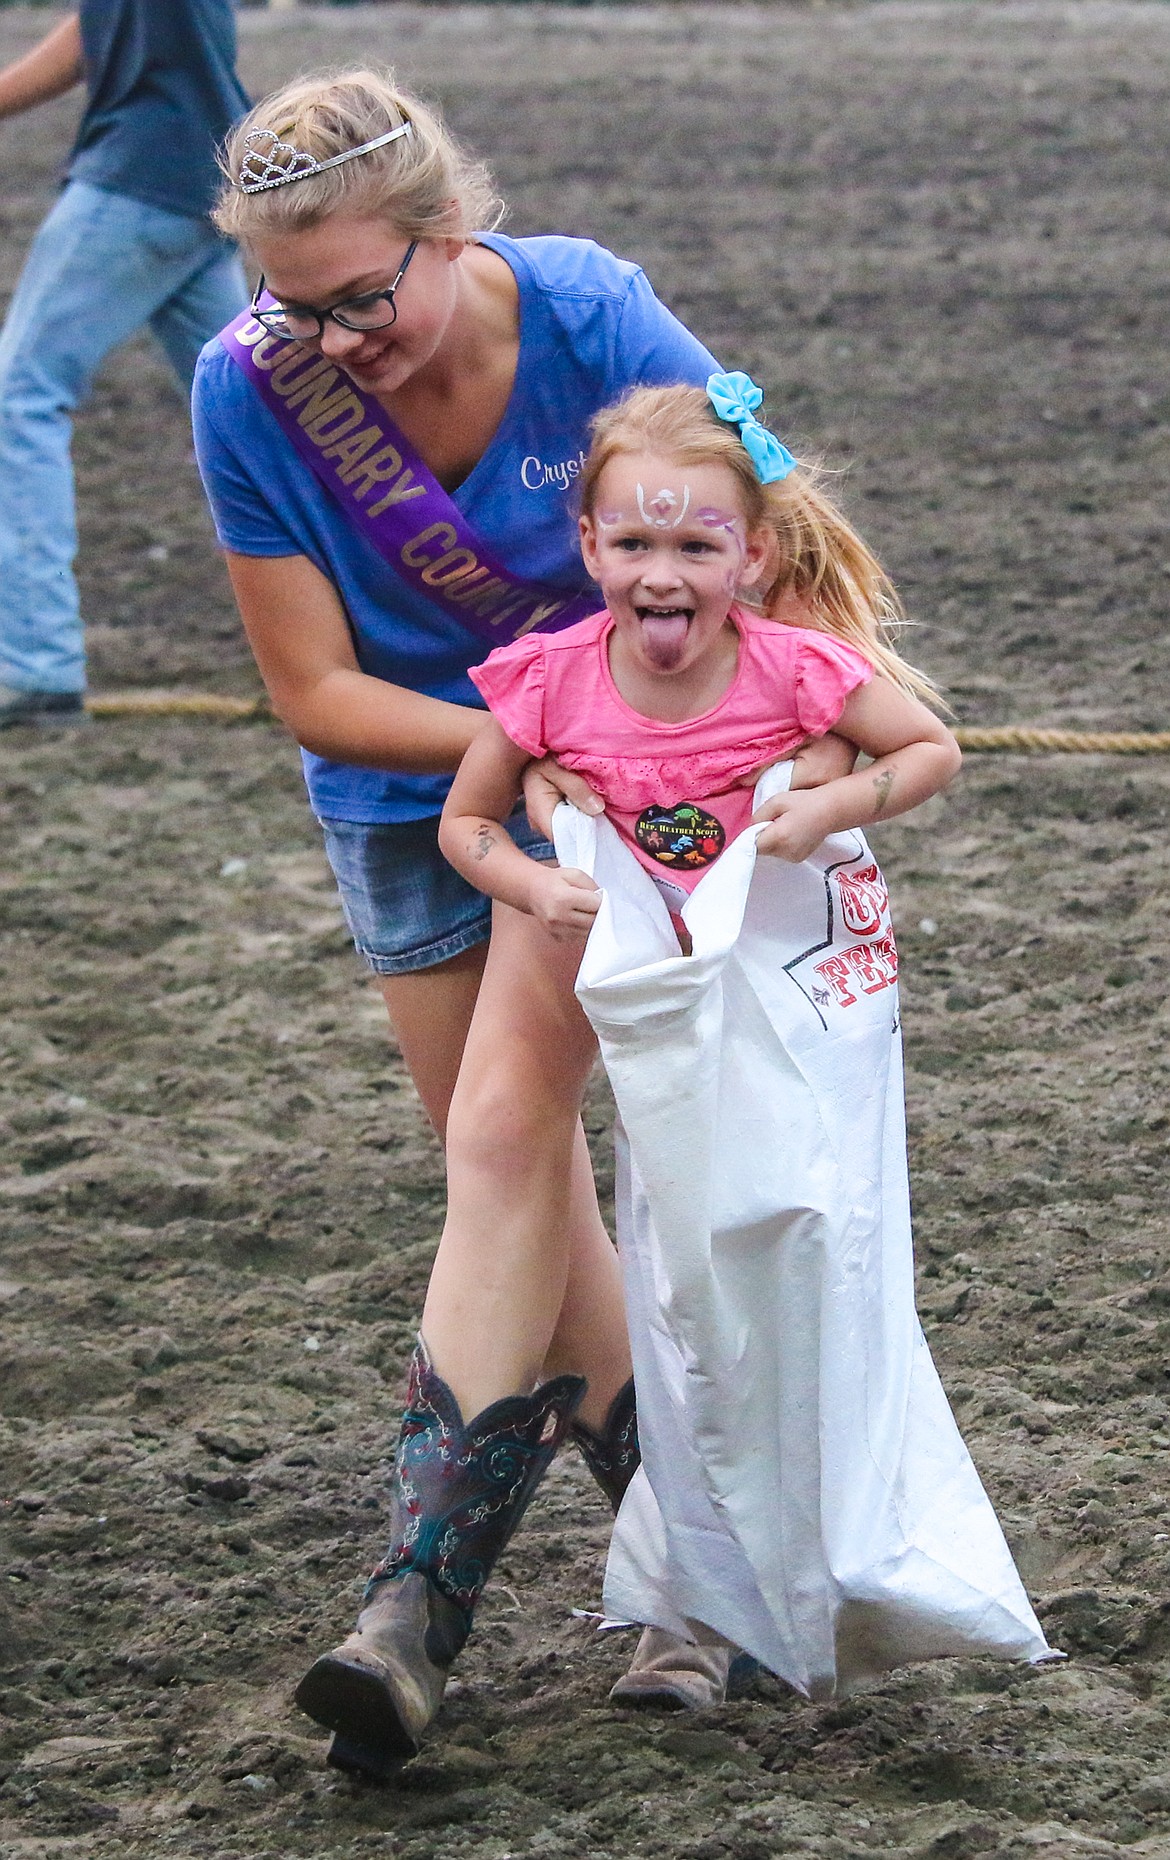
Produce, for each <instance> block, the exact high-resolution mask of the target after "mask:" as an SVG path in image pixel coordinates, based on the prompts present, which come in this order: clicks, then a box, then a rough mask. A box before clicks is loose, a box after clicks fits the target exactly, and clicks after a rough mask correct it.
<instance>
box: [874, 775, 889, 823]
mask: <svg viewBox="0 0 1170 1860" xmlns="http://www.w3.org/2000/svg"><path fill="white" fill-rule="evenodd" d="M893 785H894V771H893V769H883V770H882V772H881V774H880V775H875V776H874V778H873V793H874V812H875V813H877V814H880V813H881V811H882V809H883V807H884V806H885V804H886V802H887V801H888V800H889V798H890V789H891V788H892V787H893Z"/></svg>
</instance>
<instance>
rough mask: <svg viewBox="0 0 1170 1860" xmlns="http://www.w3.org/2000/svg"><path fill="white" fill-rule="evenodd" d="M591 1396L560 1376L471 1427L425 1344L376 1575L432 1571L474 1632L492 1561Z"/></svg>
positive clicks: (496, 1405) (414, 1374) (578, 1382)
mask: <svg viewBox="0 0 1170 1860" xmlns="http://www.w3.org/2000/svg"><path fill="white" fill-rule="evenodd" d="M584 1392H585V1384H584V1381H583V1380H582V1378H581V1377H579V1376H558V1377H556V1378H555V1379H554V1380H553V1381H551V1382H546V1383H545V1384H544V1385H543V1387H541V1388H539V1389H537V1390H536V1392H535V1394H533V1395H509V1396H505V1397H504V1399H503V1400H502V1401H497V1402H493V1403H492V1404H491V1406H490V1407H488V1408H485V1409H484V1410H483V1412H482V1414H479V1415H477V1416H476V1418H475V1420H474V1421H473V1422H472V1424H471V1426H470V1427H465V1426H464V1423H463V1417H462V1415H461V1414H460V1412H459V1404H458V1402H457V1401H456V1400H455V1397H454V1395H453V1394H452V1392H451V1390H450V1388H449V1387H448V1385H447V1384H446V1383H445V1382H444V1381H443V1380H442V1378H441V1377H440V1376H437V1375H436V1374H435V1372H434V1370H433V1369H432V1368H431V1365H430V1362H429V1359H428V1358H427V1356H426V1353H425V1350H424V1349H423V1348H422V1346H421V1345H420V1347H419V1349H418V1350H416V1352H415V1355H414V1359H413V1361H412V1363H411V1371H410V1386H409V1389H408V1393H407V1403H406V1412H405V1414H404V1415H403V1418H402V1437H401V1439H400V1441H399V1446H398V1454H397V1458H396V1460H395V1466H394V1479H393V1486H392V1513H393V1516H392V1530H393V1535H392V1537H391V1541H390V1548H389V1550H388V1551H387V1554H386V1556H385V1557H384V1558H383V1559H382V1561H381V1563H379V1564H378V1566H377V1568H376V1569H375V1570H374V1572H373V1574H372V1575H371V1577H370V1582H369V1585H368V1586H367V1590H366V1594H367V1597H368V1596H369V1595H370V1593H371V1591H372V1590H373V1589H374V1588H375V1587H376V1585H377V1584H379V1583H382V1582H386V1581H392V1580H393V1579H394V1577H396V1576H401V1575H403V1574H405V1573H406V1572H407V1571H408V1570H418V1571H420V1572H421V1573H422V1574H424V1575H425V1576H427V1577H428V1578H429V1579H430V1581H431V1582H432V1583H433V1584H434V1586H435V1587H436V1588H437V1589H438V1590H439V1592H440V1593H441V1594H442V1595H444V1596H446V1597H447V1599H448V1600H449V1601H450V1602H452V1603H453V1604H454V1606H455V1607H456V1608H457V1609H458V1610H459V1611H460V1614H461V1615H462V1617H463V1621H464V1625H465V1629H466V1630H467V1631H468V1632H470V1628H471V1617H472V1613H473V1610H474V1608H475V1604H476V1602H477V1601H478V1599H479V1594H480V1591H481V1589H482V1588H483V1585H484V1583H485V1582H486V1581H487V1578H488V1575H489V1574H490V1572H491V1569H492V1565H493V1564H494V1563H495V1561H496V1558H497V1557H498V1556H499V1554H500V1552H501V1551H502V1550H503V1548H504V1545H505V1544H506V1543H507V1541H508V1539H509V1537H510V1536H511V1535H512V1532H513V1531H514V1530H515V1528H516V1525H517V1524H518V1523H519V1521H520V1518H521V1517H522V1515H523V1513H524V1510H525V1508H526V1507H527V1504H528V1501H529V1499H530V1498H531V1497H532V1494H533V1492H534V1491H535V1490H536V1487H537V1484H538V1483H539V1480H540V1478H541V1475H542V1474H543V1473H544V1471H545V1469H546V1467H547V1466H548V1464H549V1462H550V1460H551V1459H552V1457H553V1454H554V1453H555V1452H556V1450H557V1447H558V1446H559V1445H560V1443H561V1440H562V1439H563V1437H564V1435H565V1433H566V1431H567V1429H568V1425H569V1421H570V1418H571V1416H572V1414H573V1411H574V1409H575V1408H576V1406H577V1404H578V1402H579V1401H580V1400H581V1397H582V1396H583V1394H584Z"/></svg>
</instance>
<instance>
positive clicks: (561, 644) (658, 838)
mask: <svg viewBox="0 0 1170 1860" xmlns="http://www.w3.org/2000/svg"><path fill="white" fill-rule="evenodd" d="M730 617H731V619H732V621H733V623H734V624H735V626H736V628H737V629H738V632H739V658H738V662H737V665H736V669H735V674H734V676H733V678H732V680H731V683H730V684H729V685H728V687H727V690H726V691H725V692H724V694H723V696H722V697H721V698H720V700H719V702H718V703H717V704H715V705H713V706H712V708H711V709H710V710H708V711H704V712H703V714H702V715H701V716H698V717H688V718H686V719H685V721H683V722H682V723H660V722H659V721H658V720H657V719H656V718H654V717H643V716H641V715H640V714H639V712H637V711H635V710H632V709H631V708H630V706H629V705H628V704H627V703H626V701H625V699H624V698H623V697H622V696H621V694H620V692H619V691H618V689H617V687H616V685H615V684H614V682H613V676H612V674H611V672H610V669H609V650H608V640H609V635H610V632H611V630H612V628H613V619H612V617H611V615H610V614H609V613H608V612H607V611H604V610H603V611H602V612H601V613H599V614H594V615H592V616H591V618H590V619H588V620H581V621H579V622H578V624H577V625H576V626H571V627H566V628H565V630H564V631H563V632H561V633H529V634H527V635H526V636H525V638H523V639H518V640H516V641H515V643H514V644H513V645H510V646H501V647H498V648H497V649H496V651H495V652H493V653H491V654H489V656H488V658H487V659H486V660H485V661H484V663H483V664H482V665H476V666H472V668H471V673H470V676H471V678H472V680H473V682H474V684H475V685H476V687H477V689H478V690H479V691H480V692H481V693H482V695H483V697H484V700H485V702H486V703H487V706H488V709H489V710H490V711H491V712H492V715H493V716H494V717H495V718H496V719H497V721H498V722H499V724H500V727H501V728H502V729H503V730H504V732H505V734H506V735H507V736H508V737H510V738H511V740H512V742H514V743H515V744H516V745H517V747H518V748H520V749H524V750H526V751H527V752H528V754H529V755H530V756H545V755H553V756H555V757H556V758H557V761H558V762H560V763H562V764H563V765H564V767H565V768H569V769H576V770H578V771H579V773H580V774H582V775H584V776H585V778H586V779H587V780H588V781H589V782H590V783H591V785H592V786H593V787H594V788H596V790H597V792H598V793H599V794H600V795H601V796H602V798H603V800H604V801H605V805H606V812H607V814H608V815H609V816H610V818H611V819H612V820H613V822H614V825H615V826H616V827H617V829H618V831H619V832H620V833H621V835H622V837H623V838H624V839H625V840H626V841H627V843H628V844H629V846H630V848H631V850H632V851H633V852H634V853H635V855H636V856H637V858H638V859H639V860H640V861H641V863H642V864H643V865H644V866H645V867H646V869H647V870H648V871H649V872H650V873H651V874H652V875H653V876H654V877H655V878H656V879H658V880H659V881H663V880H666V881H668V883H667V884H666V885H664V887H663V889H664V890H665V891H666V892H667V893H668V894H669V892H670V891H672V890H677V891H679V892H681V893H682V894H685V893H687V892H689V891H691V890H692V889H693V888H694V886H695V885H697V884H698V882H699V880H700V878H702V876H703V873H704V872H705V871H706V870H707V869H708V868H709V867H710V866H711V865H712V864H713V863H714V861H715V859H717V858H718V856H719V854H720V852H722V850H723V848H724V846H725V845H728V844H730V842H731V840H732V839H734V838H735V836H736V834H738V833H741V832H742V831H743V829H744V827H746V826H747V824H748V821H749V820H750V818H751V812H752V790H751V788H750V787H747V788H743V787H740V786H738V783H739V782H741V781H742V779H743V778H744V777H745V776H748V775H751V774H753V773H754V772H755V771H756V770H757V769H760V768H763V767H764V766H765V765H766V764H768V763H771V762H780V761H783V760H784V759H785V758H786V757H788V756H790V755H791V754H792V753H793V752H794V751H795V750H796V749H798V748H799V747H800V745H801V744H802V743H805V742H807V741H808V740H809V739H810V738H811V737H815V736H824V735H825V734H826V732H827V731H829V730H831V729H832V727H833V725H834V724H835V723H836V722H837V720H838V718H839V717H840V715H841V712H842V709H843V708H844V704H845V700H846V698H847V697H848V696H849V694H850V692H851V691H854V690H856V689H857V687H858V686H859V685H863V684H865V682H866V681H867V679H869V678H871V677H872V676H873V667H872V666H871V665H870V664H869V661H868V660H867V659H864V658H863V657H862V656H861V654H860V653H859V652H855V651H854V650H853V648H852V647H851V646H846V645H844V644H843V643H842V642H841V641H840V640H837V639H834V638H833V637H832V636H831V635H830V634H828V633H818V632H815V631H813V630H812V629H811V628H808V627H794V626H785V625H783V624H782V623H781V622H779V621H776V620H767V619H764V618H763V617H762V616H761V615H759V614H753V613H750V612H749V611H748V610H747V609H746V608H743V607H738V606H735V607H732V609H731V615H730ZM688 810H690V811H688ZM712 817H713V820H712Z"/></svg>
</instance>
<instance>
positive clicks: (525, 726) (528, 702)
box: [468, 633, 548, 756]
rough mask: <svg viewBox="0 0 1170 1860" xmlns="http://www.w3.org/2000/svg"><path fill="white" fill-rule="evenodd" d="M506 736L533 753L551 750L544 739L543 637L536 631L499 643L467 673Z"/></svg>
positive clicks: (521, 747)
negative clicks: (508, 641)
mask: <svg viewBox="0 0 1170 1860" xmlns="http://www.w3.org/2000/svg"><path fill="white" fill-rule="evenodd" d="M468 677H469V678H470V679H471V682H472V684H473V685H474V686H475V688H476V690H477V691H478V692H479V693H480V695H481V697H482V698H483V700H484V702H485V703H486V705H487V707H488V709H489V710H490V711H491V713H492V716H493V717H494V718H495V719H496V721H497V723H498V724H499V726H500V728H501V729H502V730H503V732H504V734H505V736H509V737H510V738H511V739H512V741H513V742H514V743H515V744H516V746H517V748H518V749H526V750H527V751H528V754H529V755H530V756H543V755H546V754H547V753H548V745H547V744H546V742H545V740H544V641H543V640H542V639H541V638H540V637H539V635H538V634H536V633H528V634H526V635H525V637H524V638H523V639H517V640H513V642H512V644H511V645H510V646H497V647H496V649H495V651H494V652H489V653H488V656H487V658H486V659H485V660H484V662H483V664H482V665H473V666H472V667H471V670H470V671H469V673H468Z"/></svg>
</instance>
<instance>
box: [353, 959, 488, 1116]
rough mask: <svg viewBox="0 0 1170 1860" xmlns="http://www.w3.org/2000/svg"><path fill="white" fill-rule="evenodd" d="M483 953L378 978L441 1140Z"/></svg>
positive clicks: (400, 1043)
mask: <svg viewBox="0 0 1170 1860" xmlns="http://www.w3.org/2000/svg"><path fill="white" fill-rule="evenodd" d="M487 952H488V946H487V944H486V943H480V944H477V945H476V947H475V948H474V949H466V950H464V951H463V953H462V955H459V956H452V958H451V960H450V961H449V962H440V963H438V964H437V965H436V966H435V967H434V968H433V969H419V970H417V971H416V972H415V973H414V974H411V975H379V976H378V977H377V978H376V979H377V982H378V986H379V988H380V989H381V991H382V999H383V1001H384V1002H385V1003H386V1012H387V1013H388V1014H389V1016H390V1025H391V1026H392V1027H393V1029H394V1036H395V1038H396V1039H397V1041H398V1047H399V1051H400V1052H401V1054H402V1058H403V1063H404V1064H405V1066H406V1069H407V1071H408V1072H409V1073H410V1076H411V1078H412V1080H413V1081H414V1088H415V1090H416V1091H417V1092H418V1095H419V1097H420V1098H421V1099H422V1102H423V1109H424V1110H425V1112H426V1114H427V1116H428V1117H429V1118H430V1120H431V1123H432V1124H433V1125H434V1128H435V1131H436V1133H437V1134H438V1137H439V1140H440V1142H441V1141H442V1139H443V1137H444V1135H445V1134H446V1130H447V1112H448V1110H449V1108H450V1105H451V1094H452V1092H453V1091H454V1090H455V1080H456V1079H457V1078H458V1076H459V1064H460V1061H461V1060H462V1058H463V1048H464V1046H465V1044H466V1042H467V1030H468V1028H469V1027H470V1025H471V1016H472V1014H473V1013H474V1012H475V997H476V995H477V994H478V993H479V984H480V981H481V980H482V977H483V970H484V964H485V962H486V961H487Z"/></svg>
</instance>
